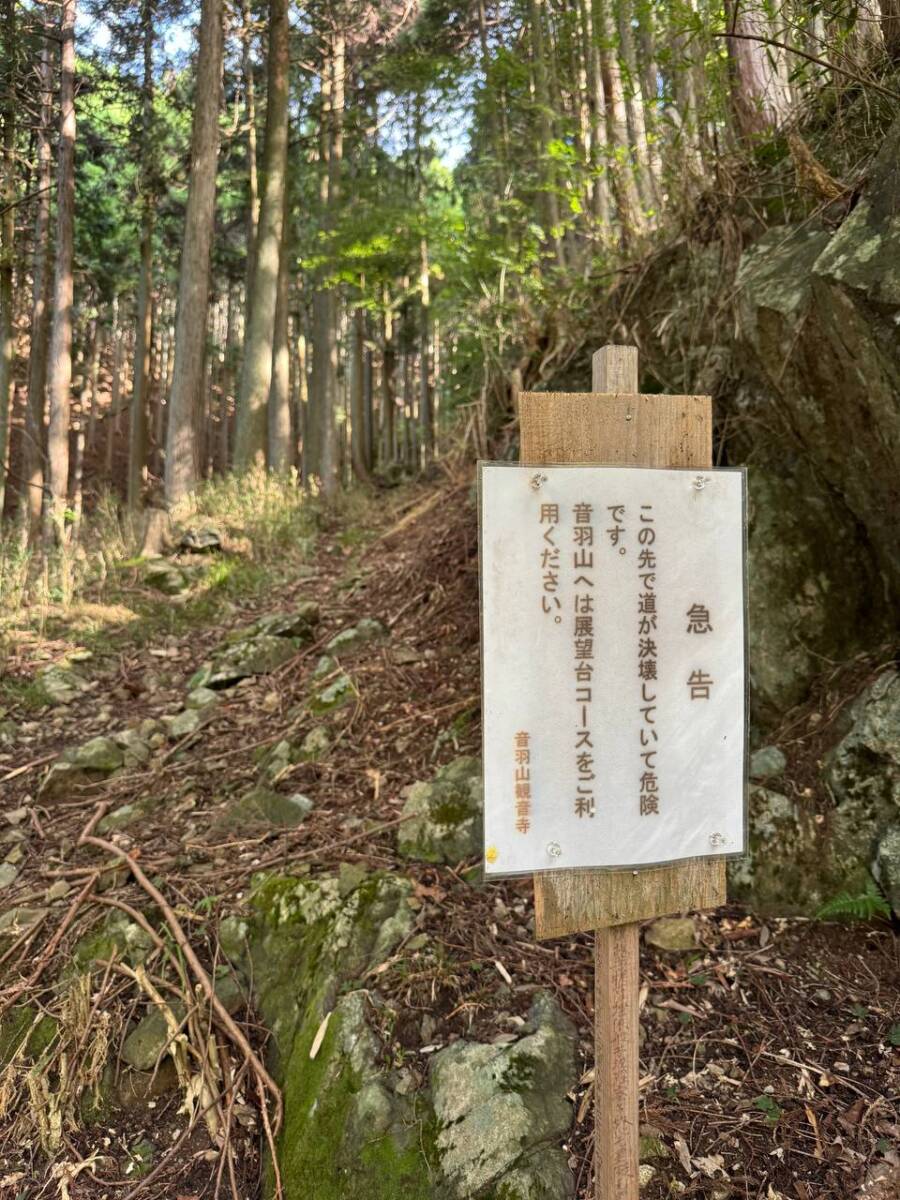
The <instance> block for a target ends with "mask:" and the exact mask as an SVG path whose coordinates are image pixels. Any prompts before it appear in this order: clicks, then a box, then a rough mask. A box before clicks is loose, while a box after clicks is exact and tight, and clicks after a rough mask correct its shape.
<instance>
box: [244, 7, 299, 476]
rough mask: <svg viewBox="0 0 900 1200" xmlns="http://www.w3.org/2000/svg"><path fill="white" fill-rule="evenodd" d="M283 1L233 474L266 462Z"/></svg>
mask: <svg viewBox="0 0 900 1200" xmlns="http://www.w3.org/2000/svg"><path fill="white" fill-rule="evenodd" d="M288 68H289V62H288V0H269V63H268V99H267V104H266V142H265V151H264V160H263V171H264V175H265V183H264V190H263V198H262V205H261V206H260V210H259V232H258V235H257V239H256V263H255V266H254V271H253V286H252V288H251V291H250V294H249V296H248V297H247V304H248V307H249V310H250V323H249V326H248V329H247V338H246V340H245V343H244V361H243V363H242V366H241V383H240V388H239V390H238V408H237V430H236V433H235V447H234V465H235V468H236V469H237V470H239V471H246V470H247V469H248V468H249V467H253V466H258V467H264V466H265V464H266V436H267V414H266V406H267V404H268V399H269V388H270V387H271V384H272V348H273V344H274V338H275V309H276V307H277V301H278V270H279V261H280V258H281V249H282V241H283V238H284V192H285V173H286V169H287V142H288Z"/></svg>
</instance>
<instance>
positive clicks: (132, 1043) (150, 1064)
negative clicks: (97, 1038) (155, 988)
mask: <svg viewBox="0 0 900 1200" xmlns="http://www.w3.org/2000/svg"><path fill="white" fill-rule="evenodd" d="M169 1007H170V1008H171V1011H172V1015H173V1016H174V1018H175V1020H176V1021H178V1022H179V1024H180V1023H181V1022H182V1021H183V1020H184V1018H185V1016H186V1011H187V1010H186V1009H185V1007H184V1005H183V1004H182V1003H181V1002H180V1001H179V1000H172V1001H171V1003H170V1005H169ZM171 1038H172V1033H171V1031H170V1029H169V1025H168V1022H167V1020H166V1015H165V1013H164V1012H163V1011H162V1009H160V1008H156V1007H154V1008H153V1009H152V1011H150V1012H149V1013H148V1014H147V1015H146V1016H145V1017H142V1018H141V1020H140V1021H138V1023H137V1025H135V1027H134V1029H132V1030H131V1032H130V1033H129V1034H128V1036H127V1037H126V1039H125V1041H124V1042H123V1043H122V1051H121V1057H122V1061H123V1062H125V1063H127V1064H128V1066H129V1067H134V1069H135V1070H136V1071H152V1070H153V1068H154V1067H155V1065H156V1063H157V1062H158V1061H159V1059H160V1058H161V1057H162V1055H163V1054H164V1053H165V1052H166V1048H167V1047H168V1045H169V1043H170V1041H171Z"/></svg>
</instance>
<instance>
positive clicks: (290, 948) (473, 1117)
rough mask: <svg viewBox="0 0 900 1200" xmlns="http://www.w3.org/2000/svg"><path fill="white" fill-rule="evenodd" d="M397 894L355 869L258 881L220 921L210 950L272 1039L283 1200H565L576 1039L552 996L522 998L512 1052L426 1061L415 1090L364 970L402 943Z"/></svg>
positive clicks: (405, 927)
mask: <svg viewBox="0 0 900 1200" xmlns="http://www.w3.org/2000/svg"><path fill="white" fill-rule="evenodd" d="M411 891H412V887H411V883H410V881H409V880H408V879H406V878H404V877H402V876H398V875H396V874H386V873H380V872H379V873H375V874H367V873H366V872H365V871H364V870H362V869H359V868H356V867H355V866H345V867H344V869H343V870H342V871H341V873H340V875H339V877H335V876H327V875H326V876H318V877H317V878H315V879H313V878H297V877H285V876H271V875H270V876H262V877H258V878H257V879H256V880H255V881H254V885H253V890H252V892H251V895H250V896H249V898H248V904H247V906H246V910H245V912H244V914H243V915H241V916H233V917H228V918H226V919H225V921H224V922H223V923H222V926H221V929H220V941H221V946H222V951H223V953H224V954H225V955H226V956H227V958H228V959H229V961H230V962H232V963H234V964H235V965H236V966H237V968H238V969H239V971H240V972H241V974H242V975H243V976H245V977H246V978H248V979H252V981H253V989H254V994H255V1000H256V1005H257V1011H258V1012H259V1013H260V1015H261V1017H262V1019H263V1021H264V1023H265V1024H266V1026H267V1027H268V1029H269V1030H270V1031H271V1033H272V1036H271V1039H270V1042H269V1047H270V1060H269V1062H270V1066H271V1069H272V1070H273V1072H274V1074H275V1076H276V1078H277V1079H278V1081H279V1082H280V1083H281V1085H282V1092H283V1097H284V1127H283V1133H282V1137H281V1153H280V1156H279V1164H280V1169H281V1175H282V1180H283V1185H284V1196H285V1200H308V1197H309V1196H311V1195H315V1197H316V1200H396V1198H397V1197H403V1200H470V1198H471V1200H475V1197H476V1196H477V1197H479V1198H482V1200H488V1198H489V1197H493V1198H495V1200H500V1198H503V1200H569V1198H571V1197H572V1196H573V1195H574V1183H573V1179H572V1175H571V1172H570V1171H569V1168H568V1166H567V1163H566V1156H565V1152H564V1151H563V1150H562V1149H561V1148H557V1147H558V1144H559V1143H560V1142H561V1141H562V1139H563V1138H564V1137H565V1135H566V1131H567V1130H568V1129H569V1127H570V1124H571V1116H572V1114H571V1107H570V1104H569V1102H568V1101H567V1099H566V1094H567V1092H570V1091H571V1089H572V1088H573V1087H574V1086H575V1084H576V1083H577V1070H576V1062H575V1034H574V1031H573V1029H572V1027H571V1025H570V1024H569V1022H568V1021H567V1020H566V1018H565V1017H564V1016H563V1015H562V1014H561V1012H560V1010H559V1008H558V1006H557V1005H556V1003H555V1002H554V1001H553V1000H552V998H550V997H548V996H545V995H541V996H538V997H537V998H536V999H535V1002H534V1004H533V1006H532V1010H531V1015H530V1018H529V1021H528V1022H527V1024H526V1025H525V1026H524V1027H523V1028H522V1029H521V1031H520V1033H519V1035H518V1036H516V1037H515V1038H514V1039H513V1041H512V1042H511V1043H507V1044H503V1045H479V1044H478V1043H472V1042H459V1043H455V1044H454V1045H453V1046H451V1047H449V1048H448V1049H446V1050H442V1051H440V1052H439V1053H438V1054H436V1055H435V1056H434V1058H432V1059H431V1060H430V1063H431V1067H430V1075H429V1084H428V1085H427V1086H423V1085H422V1081H421V1077H417V1076H416V1072H415V1071H413V1070H411V1069H410V1067H409V1065H408V1064H396V1065H395V1064H394V1062H393V1058H392V1055H391V1054H390V1052H389V1046H388V1045H386V1044H384V1043H383V1041H382V1036H383V1035H382V1033H381V1032H380V1030H381V1029H383V1028H390V1027H391V1025H392V1022H393V1014H392V1013H391V1012H390V1011H387V1010H386V1009H385V1001H384V1000H383V999H381V997H380V996H379V995H378V992H377V985H376V984H374V983H372V982H371V972H372V970H373V968H375V967H377V966H378V965H380V964H381V963H383V962H385V961H386V960H388V959H389V958H390V957H391V955H392V954H393V953H395V952H396V949H397V947H398V946H400V945H401V943H404V944H405V943H406V939H407V938H408V937H409V934H410V932H411V930H412V928H413V925H412V921H413V915H412V911H411V909H410V907H409V904H408V901H409V899H410V896H411ZM353 980H365V981H366V983H365V986H364V987H363V988H359V989H353V988H352V986H351V984H352V981H353ZM272 1192H273V1189H272V1183H271V1179H270V1180H269V1182H268V1184H267V1188H266V1196H267V1197H268V1198H271V1196H272Z"/></svg>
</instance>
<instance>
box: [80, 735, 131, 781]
mask: <svg viewBox="0 0 900 1200" xmlns="http://www.w3.org/2000/svg"><path fill="white" fill-rule="evenodd" d="M72 761H73V763H74V764H75V766H76V767H79V768H80V769H81V770H83V771H96V772H97V773H98V774H100V775H111V774H112V773H113V771H117V770H118V769H119V767H121V765H122V749H121V747H120V746H117V745H116V742H115V741H114V739H113V738H109V737H95V738H91V740H90V741H89V742H85V743H84V745H83V746H79V747H78V748H77V749H76V751H75V755H74V758H73V760H72Z"/></svg>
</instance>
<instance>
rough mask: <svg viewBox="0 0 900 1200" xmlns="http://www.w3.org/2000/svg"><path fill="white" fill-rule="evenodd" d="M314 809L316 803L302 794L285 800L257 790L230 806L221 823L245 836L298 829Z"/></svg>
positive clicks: (286, 797)
mask: <svg viewBox="0 0 900 1200" xmlns="http://www.w3.org/2000/svg"><path fill="white" fill-rule="evenodd" d="M312 809H313V802H312V801H311V800H310V799H309V798H308V797H307V796H302V795H301V794H300V793H299V792H295V793H294V794H293V795H290V796H285V795H282V794H281V793H280V792H274V791H272V790H271V789H270V788H266V787H256V788H253V789H252V790H251V791H249V792H247V794H246V795H245V796H242V797H241V798H240V800H238V801H236V802H235V803H234V804H231V805H229V806H228V808H227V809H226V810H225V813H224V815H223V817H222V822H221V823H222V824H223V825H224V826H225V827H227V828H229V829H235V830H240V831H242V832H245V833H246V832H249V831H250V830H254V829H295V828H296V827H297V826H298V825H300V824H301V823H302V822H303V820H304V818H305V817H307V816H308V815H309V814H310V813H311V812H312Z"/></svg>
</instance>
